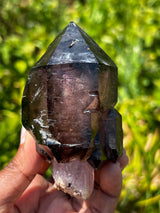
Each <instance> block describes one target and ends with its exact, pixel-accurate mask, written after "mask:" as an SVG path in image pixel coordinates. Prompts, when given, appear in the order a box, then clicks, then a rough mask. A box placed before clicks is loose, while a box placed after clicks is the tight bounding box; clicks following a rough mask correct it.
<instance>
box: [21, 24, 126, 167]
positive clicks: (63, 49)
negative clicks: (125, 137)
mask: <svg viewBox="0 0 160 213" xmlns="http://www.w3.org/2000/svg"><path fill="white" fill-rule="evenodd" d="M116 102H117V67H116V65H115V64H114V62H113V61H112V60H111V59H110V58H109V56H108V55H107V54H106V53H105V52H104V51H103V50H102V49H101V48H100V47H99V46H98V45H97V44H96V43H95V42H94V41H93V40H92V39H91V38H90V37H89V36H88V35H87V34H86V33H85V32H84V31H83V30H82V29H81V28H79V27H78V26H77V25H76V24H75V23H73V22H71V23H70V24H69V25H68V26H67V27H66V28H65V29H64V30H63V31H62V32H61V33H60V34H59V35H58V36H57V38H56V39H55V40H54V41H53V42H52V43H51V44H50V46H49V47H48V50H47V51H46V53H45V54H44V55H43V56H42V58H41V59H40V60H39V61H38V62H37V63H36V64H35V66H34V67H33V68H32V69H31V70H30V73H29V76H28V80H27V82H26V86H25V89H24V94H23V99H22V123H23V126H24V127H25V128H26V129H27V130H28V131H30V133H31V134H32V135H33V136H34V137H35V139H36V142H37V150H38V152H40V153H41V154H43V155H45V156H46V157H47V158H48V159H49V160H50V159H52V158H53V157H55V158H56V160H57V161H58V162H69V161H71V160H73V159H80V160H88V159H89V160H92V161H94V162H95V165H96V164H97V163H96V162H99V161H100V160H101V157H102V156H103V155H105V156H106V157H107V158H108V159H110V160H112V161H114V162H115V161H116V160H117V158H118V157H119V156H120V155H121V154H122V148H123V145H122V124H121V117H120V115H119V113H118V112H116V110H114V106H115V104H116Z"/></svg>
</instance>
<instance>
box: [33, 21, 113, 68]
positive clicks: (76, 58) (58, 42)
mask: <svg viewBox="0 0 160 213" xmlns="http://www.w3.org/2000/svg"><path fill="white" fill-rule="evenodd" d="M80 62H82V63H102V64H105V65H108V66H114V67H116V65H115V63H114V62H113V61H112V59H111V58H110V57H109V56H108V55H107V54H106V53H105V52H104V51H103V50H102V49H101V48H100V47H99V46H98V44H97V43H96V42H95V41H94V40H93V39H92V38H91V37H89V35H88V34H87V33H85V32H84V31H83V30H82V29H81V28H80V27H79V26H78V25H76V24H75V23H73V22H71V23H70V24H69V25H68V26H67V27H66V28H65V29H64V30H63V31H62V32H61V33H60V34H59V35H58V36H57V37H56V39H55V40H54V41H53V42H52V43H51V44H50V45H49V47H48V49H47V51H46V52H45V54H44V55H43V56H42V57H41V58H40V60H39V61H38V62H37V63H36V64H35V65H34V68H37V67H40V66H45V65H54V64H65V63H80Z"/></svg>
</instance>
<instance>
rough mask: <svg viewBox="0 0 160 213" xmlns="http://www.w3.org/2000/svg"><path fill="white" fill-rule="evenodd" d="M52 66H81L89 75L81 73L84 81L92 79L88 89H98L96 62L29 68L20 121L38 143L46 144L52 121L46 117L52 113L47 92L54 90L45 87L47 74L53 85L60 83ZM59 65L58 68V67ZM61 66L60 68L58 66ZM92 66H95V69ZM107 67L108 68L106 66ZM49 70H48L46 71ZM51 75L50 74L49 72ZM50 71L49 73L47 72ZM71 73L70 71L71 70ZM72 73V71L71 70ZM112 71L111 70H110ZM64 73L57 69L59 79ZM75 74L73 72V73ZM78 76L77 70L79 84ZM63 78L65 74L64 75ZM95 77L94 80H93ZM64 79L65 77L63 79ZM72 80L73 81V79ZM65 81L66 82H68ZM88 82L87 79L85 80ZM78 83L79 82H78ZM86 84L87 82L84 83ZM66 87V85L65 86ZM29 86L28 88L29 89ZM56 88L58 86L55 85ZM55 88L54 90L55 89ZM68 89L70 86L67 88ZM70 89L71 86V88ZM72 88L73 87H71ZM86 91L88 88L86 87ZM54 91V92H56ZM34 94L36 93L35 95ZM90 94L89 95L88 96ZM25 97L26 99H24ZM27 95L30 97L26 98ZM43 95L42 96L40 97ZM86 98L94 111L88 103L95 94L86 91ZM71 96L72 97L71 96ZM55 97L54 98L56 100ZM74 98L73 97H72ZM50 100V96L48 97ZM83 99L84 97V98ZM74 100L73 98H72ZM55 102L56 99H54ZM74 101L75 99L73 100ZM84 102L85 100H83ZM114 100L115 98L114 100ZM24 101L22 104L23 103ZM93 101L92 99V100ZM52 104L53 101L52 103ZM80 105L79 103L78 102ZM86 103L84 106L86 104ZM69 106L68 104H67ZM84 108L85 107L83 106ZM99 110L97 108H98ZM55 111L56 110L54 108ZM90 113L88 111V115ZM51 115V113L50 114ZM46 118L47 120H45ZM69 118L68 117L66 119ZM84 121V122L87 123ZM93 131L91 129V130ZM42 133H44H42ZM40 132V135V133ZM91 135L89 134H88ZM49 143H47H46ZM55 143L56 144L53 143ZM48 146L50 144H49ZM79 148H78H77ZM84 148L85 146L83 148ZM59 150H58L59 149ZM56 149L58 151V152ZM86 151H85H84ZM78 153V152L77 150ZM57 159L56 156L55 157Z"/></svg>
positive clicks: (56, 67) (78, 75) (71, 67)
mask: <svg viewBox="0 0 160 213" xmlns="http://www.w3.org/2000/svg"><path fill="white" fill-rule="evenodd" d="M53 67H54V70H59V69H60V70H61V69H62V67H67V69H69V70H70V69H73V67H77V68H76V69H78V68H79V69H80V70H82V68H83V69H84V67H86V68H85V70H89V72H88V74H89V73H90V72H91V71H92V72H91V73H92V74H91V73H90V74H89V76H88V77H87V78H86V77H85V75H84V74H83V75H82V76H83V78H82V79H84V80H85V81H86V80H87V79H92V80H91V84H93V86H91V88H90V90H91V91H92V92H94V91H97V90H98V72H99V67H98V66H97V64H88V65H87V64H86V63H85V64H78V63H77V64H74V65H71V64H69V65H54V66H46V67H41V68H38V69H33V70H31V72H30V74H29V80H28V82H27V84H26V89H25V90H24V98H23V101H22V109H23V110H22V113H23V116H22V122H23V121H24V122H23V125H24V126H25V128H26V129H32V131H33V134H34V135H36V139H37V142H38V143H40V144H46V145H47V144H48V142H47V143H46V142H45V143H44V141H46V133H47V134H48V136H49V135H51V133H50V130H49V126H48V121H52V120H54V119H50V117H48V115H49V114H50V113H51V114H52V109H53V108H52V107H51V106H52V105H51V106H50V107H49V108H48V101H47V99H48V95H47V94H48V93H53V91H54V90H55V89H54V88H52V87H51V89H49V88H47V87H48V86H47V84H48V82H49V80H47V79H50V77H48V75H50V76H54V77H52V79H50V81H51V80H52V81H53V82H54V83H55V87H56V85H60V83H59V82H57V83H56V81H57V80H56V79H57V74H56V73H55V71H54V72H52V71H53V70H52V68H53ZM58 67H59V69H58ZM60 67H61V68H60ZM94 67H97V68H96V69H97V71H96V69H95V68H94ZM94 69H95V72H93V70H94ZM108 69H109V68H108ZM48 70H50V71H48ZM50 72H51V73H52V75H51V73H50ZM49 73H50V74H49ZM71 73H72V72H71ZM73 73H74V72H73ZM96 73H97V74H96ZM103 73H105V71H104V69H103V72H101V76H102V74H103ZM111 73H112V72H111ZM64 74H66V73H63V72H62V71H59V74H58V79H61V76H63V75H64ZM74 75H75V74H74ZM91 75H93V76H95V77H91ZM80 76H81V72H80V71H79V74H78V73H77V80H78V82H79V83H80V85H83V84H84V83H83V84H82V82H80ZM64 77H65V78H66V77H67V76H64ZM67 78H68V83H69V81H70V79H71V78H70V77H69V76H68V77H67ZM94 79H95V80H94ZM107 79H108V80H107V81H108V82H109V80H110V78H107ZM65 81H66V79H65ZM92 81H93V82H92ZM39 82H41V84H40V85H39V86H38V84H39ZM73 82H74V81H73ZM68 83H67V84H68ZM86 83H88V81H87V82H86ZM28 85H30V87H28ZM50 85H52V83H50ZM78 85H79V84H78ZM86 85H87V84H86ZM94 85H95V86H94ZM65 87H66V86H65ZM29 88H30V89H29ZM56 88H57V89H58V87H56ZM63 88H64V86H62V88H61V89H60V88H59V89H60V90H62V89H63ZM57 89H56V90H57ZM68 89H70V87H69V88H68ZM71 89H72V88H71ZM72 90H73V89H72ZM87 91H88V89H87ZM115 91H116V87H115ZM57 92H58V93H59V92H60V91H58V90H57ZM57 92H56V93H57ZM35 94H36V95H35ZM90 95H91V96H90ZM26 97H27V99H26ZM28 97H30V98H29V99H30V100H29V99H28ZM42 97H43V98H42ZM76 97H79V95H78V94H77V95H76ZM82 97H85V95H84V94H82ZM87 97H88V98H87V99H86V100H88V101H87V102H88V104H87V105H89V106H90V108H88V110H91V111H93V112H94V109H93V107H95V106H94V104H90V103H92V101H91V100H93V99H95V97H97V96H96V95H95V94H93V93H92V94H91V93H90V94H88V92H87ZM54 98H56V99H57V95H56V94H55V95H54ZM72 98H73V97H72ZM115 98H117V97H115ZM56 99H55V100H56ZM74 99H75V98H74ZM48 100H50V98H49V99H48ZM84 100H85V99H84ZM73 101H74V100H73ZM50 102H52V98H51V100H50ZM56 102H57V100H56ZM74 102H75V101H74ZM83 102H85V101H83ZM114 102H116V99H115V101H114ZM23 103H24V104H23ZM75 103H76V104H77V103H78V102H77V101H76V102H75ZM93 103H94V101H93ZM53 104H54V103H53ZM23 105H24V107H23ZM78 105H80V103H79V104H78ZM87 105H86V106H87ZM111 105H114V103H112V104H111ZM68 106H69V107H70V104H69V105H68ZM84 108H85V107H84ZM61 109H63V107H61ZM96 110H97V109H96ZM98 110H99V109H98ZM56 111H57V110H56ZM28 112H31V113H30V114H29V115H28ZM91 114H92V113H89V114H88V115H89V116H90V115H91ZM94 114H95V113H94ZM50 116H51V115H50ZM37 117H39V119H36V118H37ZM27 119H28V124H29V125H28V124H27V125H26V124H25V123H26V120H27ZM47 119H48V120H47ZM68 120H69V119H68ZM88 122H90V121H88ZM88 122H86V123H88ZM77 131H78V130H77ZM92 131H93V130H92ZM96 131H98V130H96ZM43 133H44V134H43ZM40 134H41V135H40ZM90 137H91V136H90ZM48 145H49V144H48ZM55 145H56V144H55ZM49 146H50V145H49ZM57 147H59V145H58V144H57ZM78 149H79V148H78ZM57 150H59V148H57ZM85 150H86V148H85ZM59 151H60V150H59ZM59 151H58V152H59ZM86 152H87V151H85V153H86ZM79 153H80V152H79ZM80 155H81V156H82V158H83V155H84V153H83V152H82V154H80ZM62 158H63V157H61V158H60V159H61V160H62ZM57 159H58V157H57Z"/></svg>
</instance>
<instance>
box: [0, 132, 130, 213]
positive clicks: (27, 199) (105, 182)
mask: <svg viewBox="0 0 160 213" xmlns="http://www.w3.org/2000/svg"><path fill="white" fill-rule="evenodd" d="M127 163H128V158H127V156H126V154H125V152H124V154H123V155H122V157H120V158H119V160H118V162H117V163H112V162H109V161H108V162H107V161H106V162H103V163H102V165H101V167H100V168H99V169H98V170H97V171H96V172H95V182H96V184H95V189H94V191H93V193H92V195H91V197H90V198H89V199H88V200H86V201H82V200H77V199H76V198H70V197H69V196H67V195H66V194H65V193H63V192H62V191H58V190H56V189H55V188H54V186H53V184H52V183H50V182H48V181H47V180H46V179H45V178H44V177H43V176H42V175H43V174H44V172H45V171H46V170H47V169H48V167H49V166H50V165H49V163H47V162H46V161H45V160H44V159H43V158H41V156H40V155H39V154H38V153H37V152H36V147H35V141H34V139H33V138H32V136H31V135H30V134H29V133H27V132H25V142H24V143H23V144H21V145H20V147H19V150H18V152H17V154H16V156H15V157H14V159H13V160H12V161H11V162H10V163H9V165H8V166H6V167H5V168H4V169H3V170H2V171H0V186H1V188H0V213H32V212H37V213H44V212H45V213H53V212H55V213H74V212H79V213H98V212H99V213H103V212H105V213H113V212H114V210H115V208H116V205H117V202H118V198H119V195H120V191H121V185H122V175H121V170H122V169H123V168H124V167H125V166H126V165H127Z"/></svg>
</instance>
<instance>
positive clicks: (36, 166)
mask: <svg viewBox="0 0 160 213" xmlns="http://www.w3.org/2000/svg"><path fill="white" fill-rule="evenodd" d="M48 166H49V165H48V163H46V162H45V161H44V160H43V159H42V158H41V157H40V155H39V154H38V153H37V152H36V146H35V141H34V139H33V137H32V136H31V135H30V134H29V133H27V132H26V135H25V142H24V143H23V144H21V145H20V147H19V149H18V152H17V154H16V156H15V157H14V159H13V160H12V161H11V162H10V163H9V164H8V166H6V167H5V168H4V169H3V170H2V171H0V198H1V200H0V208H1V209H0V210H1V211H2V212H3V211H4V212H7V211H8V209H9V208H10V207H11V206H12V205H13V203H14V202H15V201H16V200H17V199H18V198H19V197H20V195H21V194H22V193H23V191H24V190H25V189H26V188H27V186H28V185H29V184H30V182H31V181H32V179H33V178H34V177H35V175H36V174H37V173H38V172H42V173H43V172H44V171H45V170H46V169H47V167H48Z"/></svg>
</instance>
